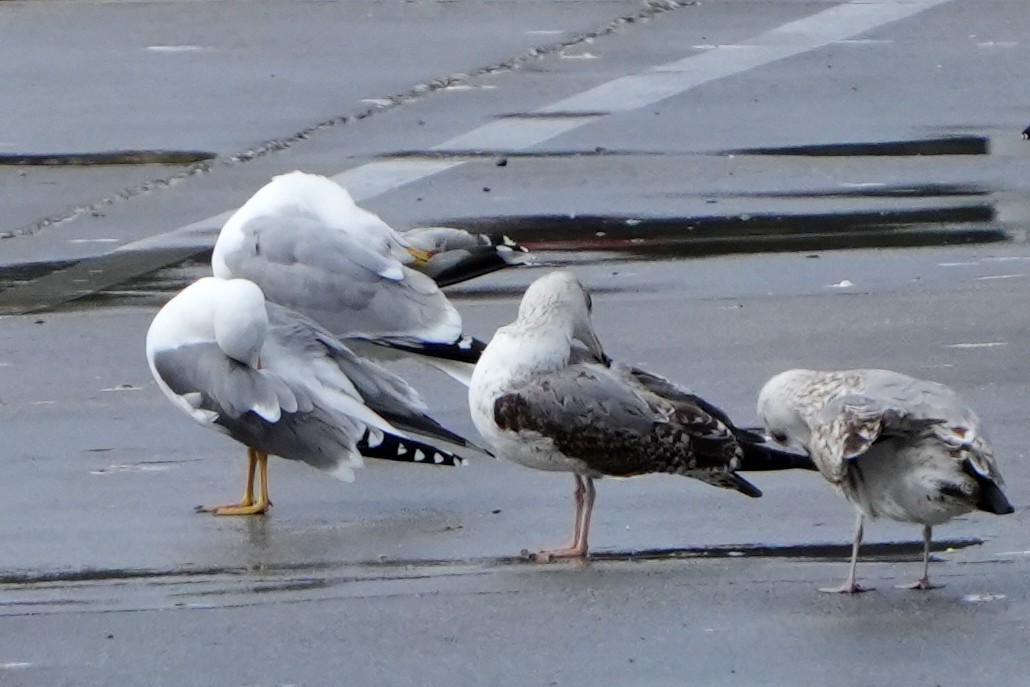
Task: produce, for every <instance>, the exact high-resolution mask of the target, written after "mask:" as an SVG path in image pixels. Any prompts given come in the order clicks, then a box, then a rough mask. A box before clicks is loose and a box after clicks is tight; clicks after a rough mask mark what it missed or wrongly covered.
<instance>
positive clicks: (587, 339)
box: [581, 330, 612, 365]
mask: <svg viewBox="0 0 1030 687" xmlns="http://www.w3.org/2000/svg"><path fill="white" fill-rule="evenodd" d="M581 341H583V343H584V344H585V345H586V347H587V348H588V349H590V352H591V353H592V354H593V355H594V357H595V358H597V359H598V360H599V361H601V362H602V363H604V364H605V365H610V364H611V362H612V359H611V358H609V357H608V354H607V353H605V352H604V346H602V345H601V340H600V339H598V338H597V334H596V333H594V331H593V330H590V331H589V332H587V333H586V336H584V337H582V339H581Z"/></svg>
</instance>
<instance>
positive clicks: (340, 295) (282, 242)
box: [211, 172, 483, 384]
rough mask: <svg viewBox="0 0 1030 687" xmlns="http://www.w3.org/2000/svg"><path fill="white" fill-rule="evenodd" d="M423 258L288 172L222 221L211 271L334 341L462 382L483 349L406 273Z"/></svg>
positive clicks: (331, 188)
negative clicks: (393, 355)
mask: <svg viewBox="0 0 1030 687" xmlns="http://www.w3.org/2000/svg"><path fill="white" fill-rule="evenodd" d="M422 242H423V243H425V244H427V245H430V246H431V247H432V246H433V245H435V244H434V243H433V240H431V239H429V238H424V239H422ZM437 242H438V241H437ZM431 258H432V255H430V253H429V252H428V251H426V250H423V249H420V248H417V247H416V246H414V245H412V244H411V243H409V242H408V241H406V240H405V239H404V238H403V237H402V236H401V235H400V234H398V232H396V231H394V230H393V229H392V228H391V227H390V226H389V225H387V224H386V223H385V222H384V221H383V220H381V219H380V218H379V217H378V216H376V215H375V214H373V213H371V212H368V211H367V210H364V209H362V208H360V207H358V206H357V205H356V204H355V203H354V200H353V199H352V198H351V196H350V194H349V193H347V191H346V189H344V188H343V187H342V186H340V185H339V184H337V183H335V182H333V181H332V180H330V179H327V178H326V177H323V176H318V175H315V174H306V173H304V172H291V173H289V174H283V175H280V176H277V177H275V178H273V179H272V181H270V182H269V183H268V184H266V185H265V186H264V187H262V188H261V189H259V190H258V191H257V193H255V194H254V195H253V196H252V197H251V198H250V199H249V200H248V201H247V202H246V203H244V205H243V206H242V207H241V208H240V209H239V210H237V211H236V212H235V213H234V214H233V215H232V216H231V217H230V218H229V220H228V221H227V222H226V223H225V225H224V226H223V227H222V230H221V232H220V233H219V235H218V240H217V242H216V243H215V248H214V252H213V254H212V256H211V267H212V270H213V272H214V275H215V276H216V277H220V278H223V279H230V278H234V277H237V278H243V279H249V280H250V281H252V282H254V283H255V284H257V285H258V286H259V287H261V289H262V291H264V294H265V297H266V298H267V299H268V300H269V301H271V302H273V303H277V304H279V305H282V306H285V307H287V308H290V309H291V310H295V311H297V312H299V313H302V314H304V315H306V316H308V317H310V318H311V319H313V320H315V321H316V322H318V323H319V324H320V325H322V326H323V327H325V328H326V329H328V330H329V331H330V332H332V333H333V334H334V335H335V336H337V337H339V338H343V339H354V340H365V341H371V342H374V343H376V344H380V345H382V346H387V347H392V348H394V349H400V350H402V351H404V352H406V353H413V354H416V355H420V356H422V359H423V360H424V361H425V362H429V363H431V364H434V365H436V366H437V367H440V368H441V369H443V370H444V371H446V372H448V373H449V374H451V375H452V376H454V377H456V378H458V379H459V380H461V381H463V382H465V383H466V384H467V383H468V377H469V375H470V374H471V369H472V366H473V365H474V364H475V362H476V360H478V358H479V354H480V352H481V351H482V348H483V344H482V343H481V342H479V341H476V340H475V339H473V338H472V337H470V336H466V335H465V334H464V333H463V331H462V323H461V316H460V315H459V314H458V311H457V310H456V309H455V308H454V306H453V305H451V303H450V301H448V300H447V297H446V296H445V295H444V294H443V292H442V291H440V288H439V287H438V286H437V284H436V282H434V281H433V280H432V279H431V278H430V277H428V276H426V275H425V274H423V273H421V272H419V271H416V270H415V269H412V265H414V264H415V263H416V262H418V261H423V262H428V261H430V260H431ZM362 350H363V351H364V352H368V353H370V354H372V353H373V350H370V349H367V348H363V349H362ZM383 353H384V355H385V351H383Z"/></svg>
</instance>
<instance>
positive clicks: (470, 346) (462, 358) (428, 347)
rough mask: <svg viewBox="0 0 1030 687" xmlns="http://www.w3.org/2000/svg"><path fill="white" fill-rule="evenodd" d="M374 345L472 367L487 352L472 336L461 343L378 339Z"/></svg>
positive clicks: (465, 337) (466, 337)
mask: <svg viewBox="0 0 1030 687" xmlns="http://www.w3.org/2000/svg"><path fill="white" fill-rule="evenodd" d="M372 343H375V344H378V345H380V346H386V347H387V348H395V349H397V350H398V351H406V352H408V353H415V354H418V355H424V356H427V357H429V358H440V359H442V360H453V361H455V362H459V363H469V364H470V365H475V364H476V363H478V362H479V357H480V356H481V355H483V351H484V350H486V344H485V343H483V342H482V341H480V340H479V339H477V338H475V337H472V336H464V337H462V338H461V339H460V340H459V341H456V342H454V343H446V344H445V343H420V344H412V343H408V342H404V341H396V340H392V339H388V340H383V339H377V340H374V341H372Z"/></svg>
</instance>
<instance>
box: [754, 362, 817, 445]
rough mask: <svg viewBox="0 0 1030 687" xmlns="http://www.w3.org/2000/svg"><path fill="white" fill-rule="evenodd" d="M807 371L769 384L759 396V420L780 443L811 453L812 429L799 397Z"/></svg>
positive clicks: (790, 373)
mask: <svg viewBox="0 0 1030 687" xmlns="http://www.w3.org/2000/svg"><path fill="white" fill-rule="evenodd" d="M803 372H804V371H802V370H788V371H786V372H781V373H780V374H778V375H776V376H775V377H773V378H772V379H770V380H769V381H768V382H766V383H765V386H763V387H762V390H761V392H759V394H758V417H760V418H762V423H763V424H764V425H765V430H766V431H767V432H768V433H769V435H770V436H771V437H772V438H773V439H775V440H776V442H777V443H779V444H782V445H783V446H785V447H786V448H788V449H791V450H794V451H800V452H802V453H805V454H808V453H809V452H810V451H809V448H808V444H809V441H810V439H811V428H810V427H809V425H808V423H807V422H806V421H805V418H804V416H803V415H802V413H801V407H800V406H799V403H798V396H797V392H798V385H799V384H800V383H802V382H801V379H800V376H801V375H802V374H803Z"/></svg>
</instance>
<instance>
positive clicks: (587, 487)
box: [523, 474, 594, 563]
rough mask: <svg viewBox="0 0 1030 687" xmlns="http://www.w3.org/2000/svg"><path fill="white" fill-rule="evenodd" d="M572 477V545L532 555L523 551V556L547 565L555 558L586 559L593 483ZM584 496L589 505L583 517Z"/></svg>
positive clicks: (578, 477) (590, 480) (577, 476)
mask: <svg viewBox="0 0 1030 687" xmlns="http://www.w3.org/2000/svg"><path fill="white" fill-rule="evenodd" d="M574 476H575V478H576V490H575V491H574V492H573V497H574V498H575V499H576V523H575V525H574V526H573V532H572V545H571V546H569V547H568V548H564V549H555V550H553V551H537V552H536V553H533V554H529V553H528V552H525V551H523V555H528V556H529V558H531V559H532V560H534V561H539V562H542V563H549V562H551V561H552V560H554V559H555V558H586V555H587V533H588V532H589V530H590V511H591V510H592V509H593V507H594V481H593V480H592V479H590V478H589V477H587V478H583V477H580V476H579V475H578V474H577V475H574ZM584 494H586V503H588V504H589V506H588V507H587V509H586V516H585V517H584V498H583V497H584Z"/></svg>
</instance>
